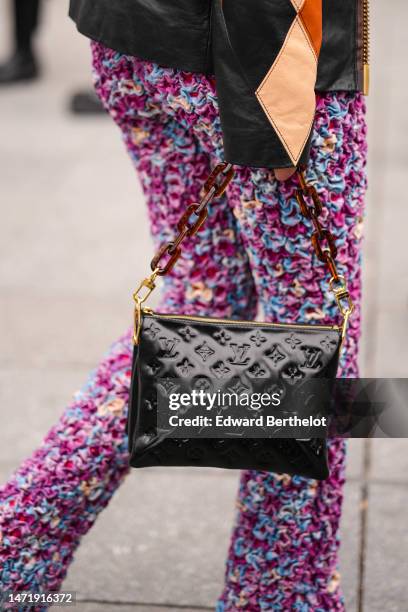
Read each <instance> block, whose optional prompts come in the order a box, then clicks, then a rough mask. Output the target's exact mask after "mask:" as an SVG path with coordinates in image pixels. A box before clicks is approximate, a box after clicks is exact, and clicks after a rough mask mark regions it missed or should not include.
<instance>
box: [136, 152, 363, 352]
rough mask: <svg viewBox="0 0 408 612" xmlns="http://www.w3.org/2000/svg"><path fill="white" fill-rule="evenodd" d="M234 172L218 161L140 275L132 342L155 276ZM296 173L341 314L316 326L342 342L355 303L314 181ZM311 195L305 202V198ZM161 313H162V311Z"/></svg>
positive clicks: (299, 194) (192, 231) (299, 192)
mask: <svg viewBox="0 0 408 612" xmlns="http://www.w3.org/2000/svg"><path fill="white" fill-rule="evenodd" d="M233 176H234V170H233V166H232V164H229V163H227V162H223V163H221V164H218V165H217V166H216V167H215V168H214V170H213V171H212V172H211V174H210V175H209V177H208V179H207V180H206V182H205V184H204V187H203V195H202V198H201V200H200V202H199V203H197V204H195V203H194V204H190V205H189V206H188V207H187V209H186V211H185V212H184V213H183V215H182V216H181V218H180V220H179V222H178V224H177V229H178V232H179V233H178V234H177V236H176V237H175V239H174V240H171V241H169V242H167V243H165V244H164V245H162V246H161V247H160V249H159V250H158V252H157V253H156V255H155V256H154V257H153V259H152V261H151V263H150V267H151V269H152V273H151V274H150V276H148V277H147V278H145V279H143V280H142V281H141V283H140V285H139V286H138V288H137V289H136V290H135V292H134V293H133V300H134V302H135V309H134V330H133V342H134V344H138V343H139V339H140V330H141V325H142V315H143V312H149V313H150V314H154V313H153V311H151V310H150V309H147V308H142V305H143V304H144V302H145V301H146V300H147V298H148V297H149V296H150V294H151V293H152V291H154V289H155V288H156V283H155V281H156V278H157V277H158V276H164V275H165V274H167V273H168V272H170V270H171V269H172V268H173V266H174V265H175V263H176V261H177V260H178V259H179V257H180V255H181V248H180V245H181V244H182V242H183V241H184V240H185V238H186V237H187V236H188V237H191V236H194V235H195V234H196V233H197V232H198V231H199V229H200V228H201V226H202V225H203V223H204V221H205V220H206V219H207V216H208V210H207V207H208V204H209V203H210V202H211V201H212V200H213V199H214V198H217V197H220V196H221V195H222V194H223V193H224V191H225V190H226V188H227V186H228V185H229V183H230V182H231V180H232V178H233ZM297 177H298V179H299V184H300V187H299V188H298V189H297V190H296V199H297V201H298V203H299V206H300V210H301V213H302V215H303V217H304V218H305V219H309V220H310V221H312V223H313V227H314V231H313V233H312V236H311V241H312V246H313V248H314V251H315V254H316V257H317V258H318V260H319V261H321V262H323V263H324V264H326V266H327V269H328V271H329V273H330V280H329V287H330V291H331V292H332V293H333V295H334V298H335V300H336V304H337V307H338V309H339V312H340V315H341V316H342V325H341V327H339V326H337V325H331V326H330V325H328V326H316V325H313V327H315V328H319V327H320V328H322V329H323V328H331V329H338V330H341V336H342V344H343V341H344V338H345V336H346V332H347V326H348V321H349V318H350V316H351V314H352V312H353V310H354V304H353V301H352V298H351V296H350V293H349V291H348V288H347V283H346V279H345V277H344V276H343V275H342V274H339V273H338V271H337V266H336V262H335V259H336V257H337V247H336V241H335V237H334V236H333V234H332V233H331V232H330V231H329V230H328V229H326V228H324V227H323V226H322V223H321V221H320V218H319V217H320V215H321V213H322V212H323V203H322V201H321V198H320V196H319V194H318V192H317V190H316V188H315V187H314V186H313V185H309V184H308V183H307V181H306V178H305V174H304V170H303V168H298V169H297ZM308 198H309V199H310V204H308V202H307V199H308ZM162 316H164V315H162ZM165 316H168V317H173V318H177V317H179V318H189V319H191V320H200V321H201V320H205V319H206V317H202V318H199V317H191V316H189V317H186V316H185V315H165ZM217 321H219V322H228V323H234V322H235V323H237V324H239V323H241V324H242V323H250V324H251V325H252V324H255V322H254V321H230V320H228V319H217ZM259 324H260V325H276V326H283V325H285V326H287V327H294V328H297V327H302V325H301V324H296V323H286V324H282V323H277V324H274V323H261V322H259Z"/></svg>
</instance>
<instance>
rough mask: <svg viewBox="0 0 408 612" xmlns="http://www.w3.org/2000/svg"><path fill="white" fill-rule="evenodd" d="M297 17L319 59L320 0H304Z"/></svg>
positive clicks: (320, 33)
mask: <svg viewBox="0 0 408 612" xmlns="http://www.w3.org/2000/svg"><path fill="white" fill-rule="evenodd" d="M299 16H300V18H301V19H302V21H303V25H304V26H305V28H306V30H307V32H308V34H309V37H310V40H311V42H312V45H313V48H314V50H315V51H316V55H317V56H318V57H319V53H320V48H321V46H322V0H305V2H304V4H303V6H302V9H301V11H300V13H299Z"/></svg>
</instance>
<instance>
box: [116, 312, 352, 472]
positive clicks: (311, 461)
mask: <svg viewBox="0 0 408 612" xmlns="http://www.w3.org/2000/svg"><path fill="white" fill-rule="evenodd" d="M340 341H341V338H340V332H339V330H337V329H331V328H326V329H322V328H320V327H318V326H313V325H304V326H296V327H293V326H283V325H282V326H281V325H278V326H268V325H265V326H263V325H255V324H253V323H250V322H248V323H242V322H234V321H230V322H228V323H221V322H219V321H217V320H216V319H214V320H211V319H210V318H206V319H202V320H197V319H196V320H189V319H188V318H183V317H182V315H180V317H178V316H177V317H168V316H166V315H159V314H154V315H151V314H146V313H145V314H144V315H143V324H142V331H141V337H140V343H139V346H138V347H137V348H136V349H135V353H134V363H133V368H134V374H135V376H136V378H135V382H136V384H135V393H134V394H133V396H132V397H131V402H130V411H129V421H128V433H129V451H130V463H131V465H132V466H133V467H147V466H154V465H197V466H210V467H221V468H236V469H257V470H266V471H274V472H283V473H288V474H299V475H303V476H308V477H311V478H318V479H324V478H326V477H327V475H328V467H327V457H326V443H325V441H324V440H322V439H312V440H309V441H300V440H294V439H288V438H286V439H283V438H282V439H242V438H241V439H235V438H234V439H232V438H228V439H222V440H219V439H206V438H194V439H174V438H170V437H166V435H165V434H164V432H162V431H157V429H156V418H157V412H156V411H157V402H156V401H155V398H157V392H158V387H159V385H161V387H162V390H163V391H164V392H166V393H169V392H176V391H177V389H178V385H177V380H176V379H180V378H183V377H184V378H189V379H193V380H194V383H193V384H194V387H195V388H197V389H204V390H206V389H207V390H208V389H210V388H211V381H212V380H222V381H225V384H226V387H225V389H226V390H228V391H230V392H237V393H240V392H250V391H251V390H252V389H254V385H258V386H257V387H256V389H257V391H259V390H260V387H259V384H261V385H262V390H263V391H268V392H270V391H271V390H274V391H278V392H279V393H280V394H281V395H282V396H284V395H285V394H286V393H287V392H290V390H291V389H293V388H294V387H295V386H296V385H298V384H299V383H302V382H303V381H305V380H306V379H308V378H309V379H310V378H314V377H321V378H327V379H330V378H334V377H335V375H336V371H337V364H338V356H339V347H340Z"/></svg>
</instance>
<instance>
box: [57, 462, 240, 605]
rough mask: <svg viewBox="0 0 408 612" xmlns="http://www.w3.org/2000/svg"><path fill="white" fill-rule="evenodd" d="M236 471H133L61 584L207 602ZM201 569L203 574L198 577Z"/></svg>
mask: <svg viewBox="0 0 408 612" xmlns="http://www.w3.org/2000/svg"><path fill="white" fill-rule="evenodd" d="M237 478H238V474H237V473H232V472H231V473H230V472H224V473H223V475H222V476H219V477H217V478H214V477H211V476H209V475H208V473H207V472H204V473H200V470H198V469H194V470H191V471H189V472H188V473H187V472H186V470H182V471H180V472H179V471H178V470H177V469H169V470H167V471H163V470H161V471H160V472H155V470H154V469H148V470H141V471H132V473H131V474H130V475H129V477H128V479H127V480H126V482H125V484H124V485H123V486H122V487H121V489H120V490H119V491H118V493H117V494H116V495H115V497H114V499H113V500H112V502H111V504H110V505H109V507H108V508H107V509H106V510H105V511H104V512H103V513H102V514H101V516H100V518H99V520H98V521H97V523H96V524H95V526H94V528H93V529H92V530H91V532H90V533H89V534H88V535H87V536H86V537H85V538H84V540H83V543H82V546H81V547H80V549H79V550H78V553H77V555H76V560H75V561H74V563H73V566H72V568H71V571H70V573H69V575H68V578H67V580H66V582H65V583H64V587H63V588H65V589H67V590H73V591H76V592H77V594H78V597H81V598H83V599H97V598H101V599H103V598H104V597H106V596H107V594H109V598H110V599H113V600H118V601H125V602H126V601H127V602H128V601H135V602H153V603H155V604H166V603H171V602H172V603H177V604H179V605H181V604H183V605H187V606H190V605H191V606H193V605H201V606H206V605H207V606H213V605H214V602H215V600H216V598H217V596H218V595H219V593H220V590H221V586H222V582H223V573H224V561H225V557H226V553H227V548H228V542H229V534H230V530H231V526H232V520H233V515H234V499H235V495H236V491H237ZM203 577H205V579H203Z"/></svg>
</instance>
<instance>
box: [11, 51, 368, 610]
mask: <svg viewBox="0 0 408 612" xmlns="http://www.w3.org/2000/svg"><path fill="white" fill-rule="evenodd" d="M93 66H94V75H95V82H96V88H97V91H98V94H99V95H100V97H101V99H102V100H103V102H104V104H105V106H106V108H107V109H108V110H109V112H110V113H111V115H112V117H113V118H114V120H115V121H116V122H117V124H118V125H119V127H120V129H121V131H122V134H123V138H124V141H125V144H126V147H127V149H128V151H129V153H130V155H131V157H132V160H133V162H134V165H135V168H136V169H137V172H138V175H139V178H140V180H141V184H142V186H143V190H144V193H145V195H146V201H147V205H148V209H149V216H150V222H151V230H152V234H153V236H154V240H155V243H156V245H157V246H158V245H159V244H161V243H162V242H163V241H165V240H168V239H170V238H171V236H172V235H173V232H174V228H175V225H176V221H177V219H178V218H179V216H180V214H181V212H182V211H184V209H185V207H186V205H187V204H189V203H191V202H193V201H197V197H198V195H199V190H200V186H201V185H202V182H203V179H205V177H206V175H207V174H208V172H209V169H210V167H211V166H212V165H214V164H215V163H217V162H218V161H219V160H221V159H222V136H221V129H220V121H219V114H218V107H217V98H216V93H215V87H214V81H213V79H212V78H211V77H206V76H204V75H199V74H191V73H186V72H181V71H177V70H174V69H169V68H163V67H160V66H158V65H156V64H153V63H150V62H146V61H141V60H138V59H136V58H132V57H128V56H124V55H121V54H119V53H117V52H114V51H112V50H109V49H106V48H105V47H103V46H102V45H100V44H96V43H94V44H93ZM364 115H365V107H364V100H363V98H362V97H361V96H360V95H359V94H350V93H342V92H340V93H332V94H326V95H320V96H319V98H318V104H317V117H316V122H315V128H314V133H313V147H312V153H311V162H310V165H309V168H308V173H307V174H308V178H309V179H310V180H311V181H313V182H315V185H316V187H317V189H318V191H319V192H320V194H321V195H322V197H323V200H324V201H325V202H326V203H327V206H328V208H329V209H330V216H331V220H332V221H331V222H332V224H333V231H334V233H335V235H336V237H337V242H338V245H339V257H338V259H339V262H340V268H341V271H343V272H346V273H347V276H348V278H349V284H350V288H351V292H352V296H353V299H354V301H355V303H356V304H357V311H356V314H355V316H354V317H353V320H352V323H351V328H350V334H349V339H348V342H347V346H346V350H345V353H344V357H343V359H342V363H341V372H342V374H343V375H345V376H356V375H357V346H358V338H359V318H360V315H359V313H360V309H359V304H360V290H361V284H360V283H361V277H360V272H361V270H360V263H361V262H360V249H361V238H362V222H363V197H364V192H365V187H366V179H365V173H364V167H365V159H366V127H365V120H364ZM295 187H296V182H295V181H294V180H289V181H287V182H285V183H278V182H277V181H276V180H275V179H274V177H273V173H272V171H270V170H265V169H254V168H241V167H237V169H236V176H235V178H234V181H233V183H232V184H231V186H230V188H229V190H228V193H227V194H226V195H225V196H223V197H222V198H221V199H220V200H217V201H216V202H214V203H213V204H211V206H210V215H209V219H208V222H207V223H206V225H205V226H204V227H203V229H202V230H201V231H200V232H199V234H198V235H197V236H196V237H195V239H194V240H191V241H190V242H189V243H188V244H187V246H186V248H185V250H184V254H183V256H182V258H181V260H180V263H179V264H178V265H177V266H176V267H175V268H174V270H173V271H172V273H171V274H170V276H169V277H168V278H167V279H166V280H165V282H164V287H163V292H162V299H161V303H160V306H159V308H158V310H161V311H162V312H184V313H189V314H202V315H210V316H224V317H231V318H250V319H252V318H254V317H255V315H256V312H257V309H258V308H260V309H262V313H263V314H262V316H263V318H265V320H274V321H295V320H298V321H305V322H308V321H322V322H330V321H331V320H332V318H333V317H334V316H335V315H336V309H335V305H334V303H333V301H332V300H330V299H325V298H324V294H325V291H326V289H327V278H326V275H325V270H324V267H323V266H321V265H319V263H318V262H317V261H315V257H314V256H313V255H312V251H311V246H310V227H306V226H305V225H304V223H303V221H302V218H301V216H300V213H299V210H298V207H297V203H296V201H295V197H294V193H295V191H294V190H295ZM147 259H149V257H148V256H147ZM146 263H147V262H146ZM131 351H132V344H131V332H130V330H129V331H128V332H126V333H125V334H124V336H123V337H122V338H120V339H119V340H118V341H117V342H116V343H115V344H113V346H112V347H111V348H110V349H109V351H108V353H107V354H106V356H105V357H104V358H103V360H102V361H101V363H100V364H99V365H98V367H97V368H96V369H95V371H94V372H92V373H91V375H90V377H89V380H88V382H87V384H85V386H84V387H83V389H81V391H80V392H78V393H77V394H76V396H75V397H74V400H73V402H72V403H71V404H70V405H69V406H68V407H67V408H66V409H65V410H64V411H63V413H62V416H61V418H60V420H59V421H58V423H57V424H56V425H55V426H54V427H53V428H52V429H51V430H50V431H49V432H48V434H47V435H46V437H45V438H44V441H43V443H42V445H41V446H40V448H38V449H37V450H36V451H35V452H34V453H33V454H32V456H31V457H29V458H28V459H26V460H25V461H24V462H23V464H22V465H21V466H20V467H19V468H18V469H17V470H16V472H15V473H14V474H13V475H12V476H11V478H10V480H9V481H8V482H7V483H6V484H5V485H4V486H3V487H2V488H1V489H0V499H1V506H2V511H1V516H0V567H1V570H0V588H1V589H4V590H5V589H12V590H14V591H16V590H21V589H25V590H33V591H38V590H47V589H48V590H53V589H55V590H57V589H58V588H59V587H60V585H61V582H62V580H63V578H64V577H65V575H66V572H67V568H68V566H69V563H70V562H71V561H72V558H73V554H74V552H75V549H76V547H77V545H78V543H79V542H80V539H81V536H82V535H83V534H84V533H86V532H87V531H88V529H89V528H90V527H91V526H92V524H93V523H94V521H95V519H96V518H97V516H98V513H99V512H100V511H101V510H102V509H103V508H104V507H105V506H106V505H107V503H108V502H109V500H110V498H111V497H112V495H113V493H114V492H115V490H116V489H117V487H118V486H119V484H120V483H121V482H122V480H123V478H124V476H125V474H126V472H127V470H128V467H127V440H126V437H125V433H124V427H125V419H126V413H127V400H128V391H129V383H130V366H131ZM344 462H345V449H344V443H343V442H342V441H332V442H330V464H331V475H330V477H329V478H328V479H327V480H326V481H324V482H316V481H312V480H308V479H305V478H300V477H292V478H291V477H289V476H286V475H277V474H271V473H266V472H252V471H251V472H243V474H242V478H241V485H240V490H239V495H238V501H237V516H236V522H235V525H234V528H233V533H232V540H231V546H230V550H229V554H228V559H227V567H226V576H225V588H224V591H223V593H222V594H220V598H219V601H218V603H217V610H218V612H232V611H239V610H245V611H250V612H255V611H258V610H285V611H286V610H299V611H302V612H308V611H313V612H320V611H328V610H330V611H333V610H343V609H344V603H343V599H342V596H341V592H340V588H339V576H338V573H337V549H338V545H339V541H338V525H339V519H340V514H341V503H342V486H343V483H344ZM186 495H187V492H186ZM163 545H165V544H164V543H163ZM90 571H91V570H90Z"/></svg>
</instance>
